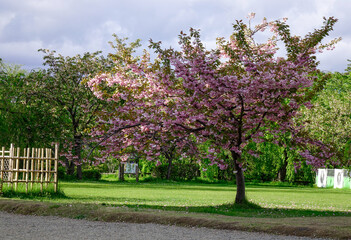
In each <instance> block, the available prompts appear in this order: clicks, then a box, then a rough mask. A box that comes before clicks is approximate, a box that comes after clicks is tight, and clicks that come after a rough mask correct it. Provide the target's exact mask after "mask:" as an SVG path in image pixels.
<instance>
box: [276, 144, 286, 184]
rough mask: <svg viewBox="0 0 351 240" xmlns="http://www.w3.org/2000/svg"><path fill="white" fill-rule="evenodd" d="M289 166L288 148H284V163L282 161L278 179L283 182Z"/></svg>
mask: <svg viewBox="0 0 351 240" xmlns="http://www.w3.org/2000/svg"><path fill="white" fill-rule="evenodd" d="M287 166H288V152H287V150H286V149H284V159H283V163H282V166H281V167H280V168H279V171H278V180H279V181H281V182H284V181H285V178H286V168H287Z"/></svg>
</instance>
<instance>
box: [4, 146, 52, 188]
mask: <svg viewBox="0 0 351 240" xmlns="http://www.w3.org/2000/svg"><path fill="white" fill-rule="evenodd" d="M58 151H59V149H58V144H55V150H54V152H53V151H52V150H51V149H49V148H25V149H20V148H15V147H14V146H13V144H11V147H10V150H8V151H6V150H5V147H2V149H1V150H0V193H1V192H2V186H3V183H7V184H8V185H9V186H10V187H11V188H12V189H13V187H14V188H15V191H16V190H17V187H18V183H24V184H25V188H26V193H27V192H28V189H29V187H30V189H33V183H39V184H40V190H41V191H43V187H44V186H45V188H47V187H48V184H49V183H53V184H54V191H55V192H57V183H58V179H57V167H58ZM21 154H22V155H21Z"/></svg>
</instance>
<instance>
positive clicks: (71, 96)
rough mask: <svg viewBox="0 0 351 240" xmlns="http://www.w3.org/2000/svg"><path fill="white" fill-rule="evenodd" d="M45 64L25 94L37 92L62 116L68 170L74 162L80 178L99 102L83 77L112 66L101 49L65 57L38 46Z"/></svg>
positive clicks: (70, 170) (73, 165) (86, 77)
mask: <svg viewBox="0 0 351 240" xmlns="http://www.w3.org/2000/svg"><path fill="white" fill-rule="evenodd" d="M40 51H42V52H43V53H44V54H45V55H44V66H47V68H46V69H44V70H43V71H42V72H41V73H40V74H38V75H37V76H36V77H35V78H34V79H33V81H32V82H31V88H32V89H31V91H29V93H28V94H30V95H36V96H38V97H39V98H41V99H43V100H44V101H46V102H47V104H49V105H50V107H51V109H55V111H56V112H57V113H59V114H61V115H63V116H64V117H63V118H62V119H63V121H61V122H60V124H62V127H63V129H64V131H63V132H62V136H64V138H65V146H64V148H65V149H67V150H68V153H67V154H65V157H66V161H65V165H66V167H67V173H68V174H69V175H72V174H73V173H74V170H75V166H77V177H78V179H81V178H82V169H81V165H82V163H83V162H82V147H83V142H84V141H86V140H87V138H86V137H87V136H88V134H87V131H89V129H90V128H91V127H92V126H94V121H95V116H96V115H95V114H96V113H97V112H98V111H99V110H100V109H101V106H102V102H101V101H100V100H99V99H98V98H96V97H95V96H94V94H93V93H92V92H91V91H90V89H89V88H88V87H87V86H86V84H85V81H87V79H88V78H90V77H93V76H95V75H96V74H99V73H101V72H104V71H107V70H108V69H110V67H111V61H110V60H109V59H107V58H105V57H103V56H102V55H101V52H95V53H85V54H83V55H82V56H81V55H76V56H73V57H64V56H62V55H60V54H58V55H56V54H55V51H49V50H40Z"/></svg>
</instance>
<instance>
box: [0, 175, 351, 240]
mask: <svg viewBox="0 0 351 240" xmlns="http://www.w3.org/2000/svg"><path fill="white" fill-rule="evenodd" d="M60 189H62V190H63V191H64V193H65V194H64V195H60V194H58V195H50V194H49V195H44V196H40V195H32V196H26V195H21V196H18V195H11V194H10V195H9V197H12V198H17V200H13V199H12V200H11V199H6V198H3V199H0V211H1V210H2V211H8V212H14V213H19V214H35V215H54V216H61V217H69V218H75V219H88V220H99V221H126V222H136V223H149V222H154V223H160V224H175V225H181V226H197V227H209V228H218V229H235V230H245V231H261V232H267V233H276V234H286V235H297V236H309V237H328V238H338V239H351V222H350V220H351V201H350V199H351V191H350V190H341V189H320V188H312V187H303V186H299V187H297V186H287V185H272V184H247V185H246V190H247V196H248V200H249V201H248V202H247V203H246V204H243V205H235V204H232V202H233V199H234V197H235V186H234V185H233V184H231V183H215V184H214V183H209V184H206V183H197V182H165V181H161V182H145V183H135V182H123V183H121V182H108V181H100V182H60ZM19 198H20V199H19ZM24 198H26V200H25V201H24V200H23V199H24ZM33 200H36V201H33ZM39 201H40V202H39Z"/></svg>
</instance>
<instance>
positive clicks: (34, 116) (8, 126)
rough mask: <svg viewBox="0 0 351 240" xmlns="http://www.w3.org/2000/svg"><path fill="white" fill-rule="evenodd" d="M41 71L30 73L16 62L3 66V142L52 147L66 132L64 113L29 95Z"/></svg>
mask: <svg viewBox="0 0 351 240" xmlns="http://www.w3.org/2000/svg"><path fill="white" fill-rule="evenodd" d="M37 76H40V72H35V71H32V72H29V73H28V72H26V71H24V70H22V69H21V68H20V67H19V66H16V65H3V69H2V71H1V73H0V130H1V132H2V134H1V135H0V145H2V146H8V145H9V144H10V143H14V144H15V145H16V146H18V147H35V146H41V147H50V144H51V143H52V142H54V141H59V136H60V133H61V132H62V131H63V129H62V127H61V125H60V124H59V122H60V120H61V117H62V116H61V115H60V114H56V112H55V109H52V108H51V106H50V105H49V104H48V103H47V102H46V101H45V100H44V99H41V98H38V97H37V96H36V95H32V94H29V92H30V91H31V90H32V88H33V87H35V86H32V85H30V84H29V83H30V82H32V81H35V80H33V79H35V78H36V77H37Z"/></svg>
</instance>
